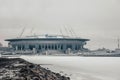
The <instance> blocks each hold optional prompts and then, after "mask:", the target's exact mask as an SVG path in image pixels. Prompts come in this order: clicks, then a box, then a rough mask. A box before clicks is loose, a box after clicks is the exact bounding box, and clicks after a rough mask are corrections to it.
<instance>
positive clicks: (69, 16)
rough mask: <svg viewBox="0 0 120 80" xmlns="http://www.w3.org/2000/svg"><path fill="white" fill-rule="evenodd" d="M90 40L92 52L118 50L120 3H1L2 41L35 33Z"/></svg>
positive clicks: (85, 0)
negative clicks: (68, 31)
mask: <svg viewBox="0 0 120 80" xmlns="http://www.w3.org/2000/svg"><path fill="white" fill-rule="evenodd" d="M64 26H66V28H67V29H68V30H69V29H70V27H71V28H72V29H73V30H74V31H75V33H76V35H77V36H80V37H82V38H88V39H91V41H89V42H88V44H87V45H86V47H88V48H89V49H97V48H102V47H105V48H109V49H114V48H116V47H117V38H118V37H120V0H0V42H2V43H3V44H4V45H5V46H6V45H7V43H6V42H4V39H6V38H13V37H18V36H19V35H20V33H21V32H22V29H23V28H24V27H26V29H25V32H24V34H23V36H25V35H30V34H31V30H32V29H33V31H32V33H35V34H61V33H60V29H61V31H62V33H63V34H64V35H70V33H67V32H66V31H65V28H64Z"/></svg>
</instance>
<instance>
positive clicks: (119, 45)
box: [118, 38, 120, 49]
mask: <svg viewBox="0 0 120 80" xmlns="http://www.w3.org/2000/svg"><path fill="white" fill-rule="evenodd" d="M119 42H120V39H119V38H118V49H119V48H120V44H119Z"/></svg>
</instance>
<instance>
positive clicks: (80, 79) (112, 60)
mask: <svg viewBox="0 0 120 80" xmlns="http://www.w3.org/2000/svg"><path fill="white" fill-rule="evenodd" d="M22 58H23V59H25V60H27V61H30V62H32V63H37V64H48V65H42V66H43V67H45V68H49V69H50V70H52V71H55V72H59V73H60V72H63V73H61V74H63V75H66V76H69V77H70V78H71V80H120V76H119V75H120V69H119V68H120V58H119V57H79V56H22Z"/></svg>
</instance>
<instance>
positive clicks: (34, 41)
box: [5, 35, 89, 53]
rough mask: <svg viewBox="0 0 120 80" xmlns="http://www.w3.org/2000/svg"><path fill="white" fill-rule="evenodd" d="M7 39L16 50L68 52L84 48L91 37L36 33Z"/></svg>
mask: <svg viewBox="0 0 120 80" xmlns="http://www.w3.org/2000/svg"><path fill="white" fill-rule="evenodd" d="M5 41H9V43H8V45H9V47H12V48H13V49H14V50H15V51H33V53H42V52H46V51H58V52H62V53H67V52H70V51H72V52H78V51H80V50H84V49H85V48H84V45H85V44H86V41H89V39H82V38H71V37H68V36H61V35H45V36H41V35H40V36H39V35H34V36H27V37H25V38H15V39H6V40H5Z"/></svg>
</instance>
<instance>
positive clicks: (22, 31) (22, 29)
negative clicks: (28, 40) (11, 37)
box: [19, 27, 25, 38]
mask: <svg viewBox="0 0 120 80" xmlns="http://www.w3.org/2000/svg"><path fill="white" fill-rule="evenodd" d="M24 31H25V27H24V28H23V29H22V32H21V34H20V36H19V38H21V37H22V35H23V33H24Z"/></svg>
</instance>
